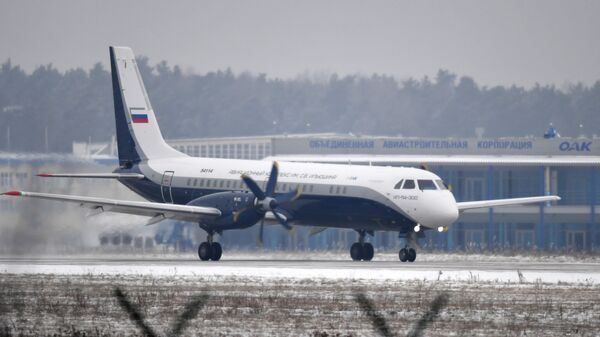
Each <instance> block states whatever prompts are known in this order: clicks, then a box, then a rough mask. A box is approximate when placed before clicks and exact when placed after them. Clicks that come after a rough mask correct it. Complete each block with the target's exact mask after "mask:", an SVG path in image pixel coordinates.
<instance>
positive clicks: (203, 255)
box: [198, 242, 220, 261]
mask: <svg viewBox="0 0 600 337" xmlns="http://www.w3.org/2000/svg"><path fill="white" fill-rule="evenodd" d="M211 255H212V249H211V246H210V243H208V242H202V243H201V244H200V246H198V257H199V258H200V260H202V261H208V260H210V257H211ZM219 257H220V256H219Z"/></svg>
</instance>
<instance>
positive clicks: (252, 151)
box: [250, 144, 256, 159]
mask: <svg viewBox="0 0 600 337" xmlns="http://www.w3.org/2000/svg"><path fill="white" fill-rule="evenodd" d="M250 159H256V144H252V145H250Z"/></svg>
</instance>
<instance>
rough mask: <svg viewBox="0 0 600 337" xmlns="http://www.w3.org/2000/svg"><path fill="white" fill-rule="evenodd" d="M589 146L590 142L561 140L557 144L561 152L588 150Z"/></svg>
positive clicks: (590, 145)
mask: <svg viewBox="0 0 600 337" xmlns="http://www.w3.org/2000/svg"><path fill="white" fill-rule="evenodd" d="M591 147H592V142H562V143H560V145H559V146H558V149H559V150H561V151H563V152H569V151H575V152H590V151H591Z"/></svg>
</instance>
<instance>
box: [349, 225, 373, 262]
mask: <svg viewBox="0 0 600 337" xmlns="http://www.w3.org/2000/svg"><path fill="white" fill-rule="evenodd" d="M357 232H358V242H355V243H353V244H352V246H351V247H350V257H352V260H354V261H360V260H363V261H371V260H372V259H373V256H374V255H375V249H373V245H372V244H371V243H369V242H365V235H366V234H367V232H366V231H365V230H362V229H361V230H357Z"/></svg>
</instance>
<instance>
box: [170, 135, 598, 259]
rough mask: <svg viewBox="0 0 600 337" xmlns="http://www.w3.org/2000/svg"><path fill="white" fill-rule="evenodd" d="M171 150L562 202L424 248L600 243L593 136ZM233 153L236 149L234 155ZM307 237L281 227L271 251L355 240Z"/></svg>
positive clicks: (299, 141) (475, 225) (495, 215)
mask: <svg viewBox="0 0 600 337" xmlns="http://www.w3.org/2000/svg"><path fill="white" fill-rule="evenodd" d="M170 144H171V145H173V146H175V147H176V148H178V149H179V150H181V151H183V152H188V153H189V154H191V155H198V156H207V157H211V156H212V157H223V158H247V159H261V158H264V157H267V158H266V159H267V160H289V161H308V162H330V163H338V164H346V165H390V166H423V165H425V166H426V167H427V168H428V169H429V170H431V171H433V172H435V173H436V174H438V175H440V176H441V177H442V178H443V179H444V181H445V182H446V183H447V184H448V185H449V187H450V188H451V189H452V191H453V193H454V195H455V197H456V199H457V200H458V201H470V200H481V199H501V198H515V197H525V196H536V195H549V194H557V195H559V196H561V198H562V200H561V201H560V202H558V203H552V204H550V203H549V204H543V205H540V206H515V207H503V208H495V209H490V210H478V211H470V212H468V213H464V214H463V215H462V216H461V218H460V222H458V223H456V224H454V225H453V226H450V227H449V231H448V232H447V233H437V232H428V233H427V237H426V238H425V240H424V242H423V245H424V246H426V247H431V248H437V249H448V250H454V249H503V248H522V249H533V248H537V249H544V250H553V249H575V250H584V249H585V250H589V249H596V248H597V247H598V245H599V244H600V234H599V230H598V220H597V218H598V214H597V210H596V204H597V202H598V199H599V198H600V194H599V193H600V178H599V177H598V176H599V175H600V173H599V172H598V171H599V168H600V139H596V138H589V139H588V138H556V137H554V138H552V137H549V138H500V139H485V138H465V139H437V138H402V137H377V136H360V137H357V136H354V135H341V134H314V135H289V136H261V137H247V138H246V137H242V138H214V139H187V140H171V141H170ZM238 148H239V149H241V151H236V149H238ZM194 149H196V151H195V152H191V151H190V150H192V151H193V150H194ZM244 149H245V150H244ZM259 149H263V150H262V151H260V152H258V150H259ZM264 149H268V151H264ZM253 150H254V152H253ZM307 232H308V230H304V229H302V230H300V232H299V233H300V234H296V236H299V237H301V238H294V239H293V240H292V241H293V242H291V243H290V239H289V238H287V237H285V236H282V235H283V234H281V233H279V231H276V234H274V236H275V237H274V238H270V239H269V240H270V242H271V245H273V246H274V247H287V246H288V245H290V244H292V245H295V246H298V245H300V246H302V247H306V246H308V247H309V248H325V247H328V248H331V247H337V246H345V244H346V243H347V244H350V243H352V242H353V241H354V240H355V235H354V233H352V231H349V232H348V231H338V230H328V231H325V232H323V233H322V234H319V235H318V236H315V237H311V238H309V239H306V238H305V237H304V238H303V236H306V235H307ZM280 236H281V237H280ZM269 240H268V241H269ZM373 241H374V243H375V245H376V246H379V247H380V248H385V247H390V248H391V247H395V246H396V245H398V239H397V238H396V234H395V233H377V234H376V235H375V238H373ZM340 248H342V247H340Z"/></svg>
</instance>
